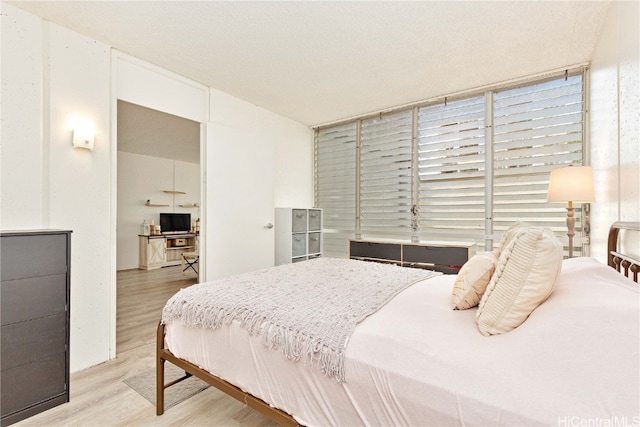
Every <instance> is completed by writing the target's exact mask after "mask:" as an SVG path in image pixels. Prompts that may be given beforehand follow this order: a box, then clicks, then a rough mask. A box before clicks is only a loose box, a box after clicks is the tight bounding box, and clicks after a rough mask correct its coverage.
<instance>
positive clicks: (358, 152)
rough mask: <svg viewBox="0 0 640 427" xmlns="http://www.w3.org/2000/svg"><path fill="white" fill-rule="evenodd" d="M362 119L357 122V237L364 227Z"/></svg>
mask: <svg viewBox="0 0 640 427" xmlns="http://www.w3.org/2000/svg"><path fill="white" fill-rule="evenodd" d="M361 129H362V119H360V120H358V121H357V123H356V230H355V237H356V239H362V228H361V223H360V214H361V207H360V155H361V153H362V138H361V135H362V132H361Z"/></svg>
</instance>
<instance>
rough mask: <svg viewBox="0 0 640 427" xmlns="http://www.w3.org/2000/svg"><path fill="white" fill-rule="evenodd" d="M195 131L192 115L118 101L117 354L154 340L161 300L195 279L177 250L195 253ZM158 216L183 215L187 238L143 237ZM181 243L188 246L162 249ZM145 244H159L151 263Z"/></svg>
mask: <svg viewBox="0 0 640 427" xmlns="http://www.w3.org/2000/svg"><path fill="white" fill-rule="evenodd" d="M200 129H201V124H200V123H198V122H195V121H193V120H189V119H185V118H182V117H178V116H175V115H172V114H168V113H164V112H161V111H157V110H153V109H151V108H147V107H144V106H140V105H136V104H133V103H130V102H126V101H123V100H118V101H117V159H118V161H117V177H118V179H117V215H116V270H117V276H116V281H117V298H116V313H117V314H116V353H117V354H119V353H121V352H123V351H127V350H130V349H132V348H134V347H135V346H139V345H144V344H146V343H148V342H149V341H153V339H154V338H155V326H156V325H157V323H158V321H159V320H160V314H161V310H162V306H164V303H165V302H166V300H167V299H168V298H170V297H171V295H172V294H173V293H175V292H176V291H177V290H178V289H180V288H181V287H184V286H188V285H190V284H193V283H196V281H197V278H198V277H197V275H194V274H192V273H193V272H192V271H191V270H189V271H188V272H185V274H183V271H182V269H183V265H182V262H181V261H182V259H181V257H182V255H181V254H182V252H184V251H188V252H191V253H197V252H198V240H199V224H200V218H201V212H200V200H201V192H202V189H201V184H200V177H201V175H202V172H201V165H200V141H201V135H200ZM161 215H162V216H163V217H165V218H166V217H168V216H174V215H175V216H178V217H180V218H188V221H186V224H187V229H188V231H187V230H184V229H181V230H179V232H180V233H184V234H181V236H184V237H185V238H182V239H168V238H165V237H163V236H166V234H164V235H162V234H160V235H158V236H155V233H152V236H149V237H145V236H142V234H145V233H143V230H142V229H141V228H142V227H141V226H142V224H143V222H145V223H146V224H147V225H149V224H153V225H154V226H159V225H160V224H161V222H160V219H161V218H160V217H161ZM181 227H182V228H184V224H181ZM154 228H155V227H154ZM163 231H164V232H165V233H166V232H168V231H171V230H162V229H160V230H159V232H160V233H162V232H163ZM177 232H178V231H176V233H177ZM182 241H185V242H188V243H189V245H190V246H188V247H187V246H183V247H180V246H176V247H167V246H168V244H167V242H170V243H171V244H172V245H173V244H175V243H176V242H182ZM149 242H153V243H154V245H156V246H158V244H159V246H158V249H159V250H156V252H158V253H157V254H156V255H155V257H154V258H153V263H148V262H147V261H146V258H144V259H143V257H146V250H143V249H146V248H148V247H151V245H149V244H148V243H149ZM189 273H191V274H189Z"/></svg>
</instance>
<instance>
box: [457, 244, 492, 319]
mask: <svg viewBox="0 0 640 427" xmlns="http://www.w3.org/2000/svg"><path fill="white" fill-rule="evenodd" d="M496 262H497V258H496V256H495V255H494V254H493V253H492V252H479V253H477V254H476V255H474V256H473V257H471V259H470V260H469V261H467V262H466V263H465V264H464V265H463V266H462V268H461V269H460V271H459V272H458V276H457V277H456V281H455V283H454V284H453V294H452V298H451V303H452V305H453V309H454V310H466V309H468V308H471V307H475V306H476V305H478V303H479V302H480V298H482V294H484V290H485V289H486V288H487V284H488V283H489V280H491V276H492V275H493V271H494V270H495V268H496Z"/></svg>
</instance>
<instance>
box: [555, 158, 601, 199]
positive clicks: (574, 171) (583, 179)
mask: <svg viewBox="0 0 640 427" xmlns="http://www.w3.org/2000/svg"><path fill="white" fill-rule="evenodd" d="M595 200H596V196H595V192H594V189H593V172H592V170H591V166H568V167H565V168H558V169H554V170H552V171H551V176H550V177H549V193H548V194H547V201H548V202H578V203H589V202H594V201H595Z"/></svg>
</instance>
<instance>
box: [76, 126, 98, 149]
mask: <svg viewBox="0 0 640 427" xmlns="http://www.w3.org/2000/svg"><path fill="white" fill-rule="evenodd" d="M95 133H96V131H95V128H94V126H93V124H92V123H89V122H85V123H78V124H76V125H75V127H74V129H73V147H74V148H86V149H87V150H93V144H94V141H95Z"/></svg>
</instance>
